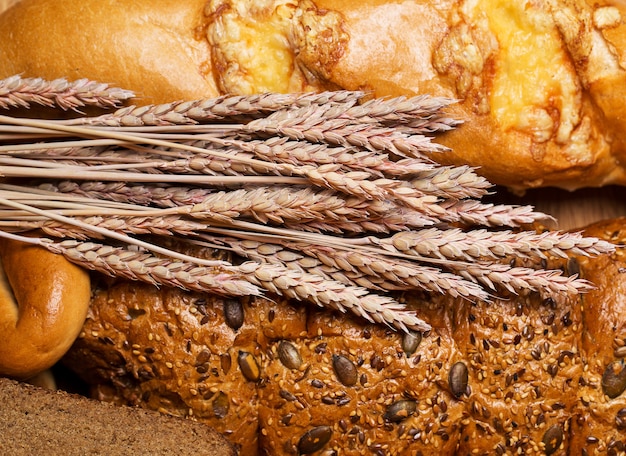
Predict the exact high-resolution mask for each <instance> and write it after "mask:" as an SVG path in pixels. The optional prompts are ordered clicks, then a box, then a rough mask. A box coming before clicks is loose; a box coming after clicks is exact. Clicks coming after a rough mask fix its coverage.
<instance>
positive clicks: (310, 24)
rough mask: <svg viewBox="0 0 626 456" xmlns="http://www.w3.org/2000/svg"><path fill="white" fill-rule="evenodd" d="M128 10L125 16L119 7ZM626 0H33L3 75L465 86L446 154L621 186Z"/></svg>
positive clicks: (6, 51)
mask: <svg viewBox="0 0 626 456" xmlns="http://www.w3.org/2000/svg"><path fill="white" fill-rule="evenodd" d="M116 11H119V12H121V11H123V12H124V13H123V14H116V13H115V12H116ZM625 12H626V6H624V4H623V2H619V1H607V0H603V1H600V2H597V1H594V2H591V1H583V0H561V1H556V2H533V3H532V4H527V3H511V2H506V1H497V2H487V1H478V2H461V3H458V2H457V3H455V2H431V1H425V0H420V1H416V2H403V1H400V0H391V1H382V0H367V1H354V0H342V1H339V2H338V1H328V0H265V1H263V2H250V1H243V0H211V1H206V0H193V1H189V2H182V3H181V2H176V1H173V0H158V1H152V0H151V1H147V0H133V1H130V2H129V1H125V2H121V1H120V0H107V1H99V0H85V1H82V2H80V3H76V2H72V3H67V2H60V1H58V0H56V1H55V0H22V1H21V2H19V3H18V4H17V5H16V6H14V7H12V8H10V9H9V10H8V11H7V12H5V14H3V15H2V16H1V17H0V29H1V30H3V32H4V33H3V35H2V36H3V37H4V39H3V40H2V41H0V77H9V76H12V75H14V74H18V73H20V74H22V75H23V76H25V77H26V76H32V77H43V78H46V79H55V78H60V77H65V78H68V79H78V78H90V79H95V80H99V81H103V82H108V83H112V84H116V85H118V86H121V87H124V88H126V89H129V90H134V91H136V92H137V94H138V95H139V96H140V97H141V102H142V103H158V102H169V101H172V100H179V99H187V100H189V99H195V98H207V97H214V96H216V95H218V94H220V93H229V94H249V93H257V92H264V91H273V92H298V91H318V90H325V89H339V88H344V89H364V90H368V91H371V92H372V95H374V96H398V95H414V94H417V93H427V94H430V95H435V96H442V97H449V98H453V99H456V100H458V103H457V104H455V105H454V106H452V107H451V108H450V114H451V115H454V116H455V117H457V118H458V119H459V120H461V121H464V122H466V125H465V126H464V128H463V129H457V130H453V131H450V132H448V133H445V134H443V135H441V138H440V139H441V142H442V143H444V144H445V145H447V146H449V147H450V149H451V151H450V152H448V153H444V154H441V156H438V157H437V160H438V161H442V162H446V163H455V164H461V163H462V164H470V165H472V166H477V167H480V170H481V173H482V174H483V175H484V176H485V177H487V178H488V179H489V180H490V181H491V182H493V183H495V184H501V185H504V186H507V187H509V188H511V189H513V190H516V191H523V190H525V189H528V188H533V187H548V186H555V187H561V188H564V189H569V190H573V189H576V188H582V187H591V186H604V185H609V184H618V185H623V184H624V183H625V182H626V171H625V169H624V166H625V165H624V162H625V161H626V143H625V141H626V138H625V136H624V131H626V128H624V127H625V125H624V119H625V118H626V115H625V112H624V109H626V108H624V106H623V103H622V102H621V99H622V97H621V95H620V94H621V93H622V92H623V91H624V89H625V88H626V72H625V70H624V68H623V66H624V63H623V62H624V61H625V58H626V57H625V52H626V25H625V23H624V13H625Z"/></svg>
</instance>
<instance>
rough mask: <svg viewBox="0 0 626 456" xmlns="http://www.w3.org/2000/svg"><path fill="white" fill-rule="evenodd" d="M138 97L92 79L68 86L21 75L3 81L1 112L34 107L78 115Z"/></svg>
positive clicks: (0, 95) (0, 90)
mask: <svg viewBox="0 0 626 456" xmlns="http://www.w3.org/2000/svg"><path fill="white" fill-rule="evenodd" d="M132 97H134V94H133V93H132V92H130V91H128V90H123V89H118V88H115V87H110V86H109V85H107V84H102V83H99V82H95V81H90V80H88V79H79V80H77V81H73V82H68V81H67V80H66V79H55V80H53V81H47V80H44V79H41V78H22V77H20V76H18V75H15V76H11V77H9V78H6V79H3V80H0V108H4V109H8V108H18V107H19V108H28V107H30V106H31V105H33V104H37V105H41V106H47V107H59V108H61V109H63V110H68V109H72V110H75V111H77V110H78V108H81V107H84V106H96V107H99V108H111V107H116V106H119V105H120V104H121V103H122V102H124V101H126V100H128V99H130V98H132Z"/></svg>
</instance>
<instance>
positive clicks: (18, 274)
mask: <svg viewBox="0 0 626 456" xmlns="http://www.w3.org/2000/svg"><path fill="white" fill-rule="evenodd" d="M0 258H1V260H2V264H1V271H0V272H1V275H2V284H1V286H0V315H2V319H1V321H0V360H1V361H0V374H2V375H6V376H11V377H17V378H28V377H31V376H33V375H35V374H37V373H39V372H41V371H43V370H45V369H48V368H49V367H51V366H52V365H53V364H54V363H56V362H57V361H58V360H59V359H60V358H61V357H62V356H63V354H64V353H65V352H66V351H67V350H68V349H69V348H70V346H71V345H72V343H73V342H74V340H75V339H76V336H78V334H79V333H80V330H81V328H82V325H83V323H84V321H85V315H86V314H87V308H88V307H89V302H90V298H91V285H90V279H89V276H88V274H87V272H85V271H84V270H83V269H81V268H79V267H78V266H75V265H73V264H71V263H70V262H69V261H67V260H66V259H64V258H63V257H61V256H60V255H55V254H52V253H50V252H48V251H47V250H45V249H44V248H43V247H36V246H33V245H29V244H25V243H22V242H17V241H8V240H2V241H0Z"/></svg>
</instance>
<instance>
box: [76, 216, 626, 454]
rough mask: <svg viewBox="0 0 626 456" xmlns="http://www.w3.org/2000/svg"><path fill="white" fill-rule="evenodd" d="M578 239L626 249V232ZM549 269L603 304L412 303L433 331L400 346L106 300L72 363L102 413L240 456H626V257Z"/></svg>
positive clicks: (118, 291)
mask: <svg viewBox="0 0 626 456" xmlns="http://www.w3.org/2000/svg"><path fill="white" fill-rule="evenodd" d="M586 233H587V234H589V235H595V236H598V237H601V238H605V239H607V240H610V241H611V242H614V243H616V244H620V245H623V244H624V241H626V220H625V219H617V220H612V221H610V222H604V223H601V224H597V225H594V226H592V227H590V228H589V230H588V231H587V232H586ZM520 265H521V263H520ZM551 266H554V267H561V268H563V269H564V270H565V271H566V272H567V273H568V274H577V273H580V275H581V276H582V277H583V278H586V279H588V280H590V281H592V282H593V283H594V284H596V286H597V289H595V290H593V291H591V292H590V293H588V294H585V295H582V296H572V297H569V298H563V297H557V298H555V299H542V298H540V297H539V296H538V295H536V294H523V295H522V296H519V297H513V296H512V297H510V298H509V299H503V300H495V301H494V302H492V303H485V302H478V303H472V302H469V301H465V300H458V301H453V300H450V299H448V298H443V297H436V296H435V297H433V296H427V295H419V294H417V293H411V294H409V295H407V296H406V297H405V298H406V303H407V305H408V306H409V307H410V308H413V309H415V310H416V311H417V312H418V314H419V315H420V316H421V317H423V318H424V319H425V320H426V321H427V322H428V323H429V324H431V325H432V327H433V330H432V332H431V333H430V334H427V335H419V334H411V335H406V336H403V335H402V334H401V333H398V332H395V331H393V330H390V329H388V328H385V327H381V326H377V325H371V324H366V323H364V322H363V321H361V320H358V319H354V318H352V317H350V316H348V315H344V314H336V313H332V312H328V311H323V310H318V309H315V308H311V307H308V306H305V305H298V304H293V303H289V302H286V301H284V300H281V299H276V300H273V301H270V300H267V299H261V298H254V299H249V300H243V301H236V300H228V299H223V298H219V297H215V296H212V295H203V294H195V293H184V292H180V291H178V290H166V289H163V290H156V289H155V288H153V287H150V286H147V285H146V286H144V285H139V286H138V285H135V284H129V283H127V282H123V281H122V282H118V283H116V284H113V285H111V284H106V285H105V286H102V287H99V288H98V289H97V291H96V294H95V299H94V302H93V305H92V307H91V310H90V313H89V316H88V318H87V321H86V325H85V328H84V331H83V332H82V334H81V337H79V339H78V340H77V342H76V344H75V345H74V347H73V349H72V350H71V351H70V352H69V354H68V356H67V357H66V358H65V362H66V363H67V364H68V365H69V366H71V367H72V368H73V369H74V370H75V371H76V372H78V373H79V374H80V375H82V376H83V378H84V379H85V380H86V381H87V382H88V383H90V384H91V385H93V388H94V396H95V397H97V398H99V399H102V400H107V401H113V402H116V403H122V404H133V405H138V406H141V407H146V408H150V409H155V410H162V411H166V412H167V413H171V414H174V415H179V416H188V417H193V418H194V419H197V420H199V421H203V422H205V423H208V424H210V425H211V426H214V427H215V428H216V429H218V430H219V431H221V432H223V433H224V434H225V435H227V436H229V438H230V439H231V441H232V442H233V443H234V444H236V445H238V446H239V448H240V449H241V451H242V454H249V455H253V454H272V455H290V454H298V453H304V454H306V453H307V451H309V450H310V451H311V452H314V451H313V450H315V451H319V452H320V453H315V454H333V453H332V452H333V451H337V452H338V453H337V454H345V455H361V454H368V452H370V453H372V454H378V453H380V454H398V455H399V454H423V455H427V454H433V453H432V452H433V451H436V452H437V454H442V455H443V454H450V455H453V454H484V455H493V454H499V455H502V454H527V455H531V454H537V455H539V454H555V455H557V454H558V455H580V454H585V452H587V454H613V452H614V451H617V452H618V453H619V452H620V451H625V450H626V441H625V439H624V435H625V434H624V431H625V429H626V421H625V415H624V414H625V412H624V410H626V395H625V394H624V390H626V375H624V372H626V371H624V368H623V360H624V357H626V350H625V349H624V346H625V345H626V326H624V323H623V321H622V320H623V319H622V318H621V316H622V315H623V314H624V309H623V306H624V305H626V299H625V298H624V297H625V296H626V293H625V291H624V287H626V275H625V274H624V271H625V270H626V260H625V259H624V250H623V248H619V249H618V250H617V252H616V253H615V254H614V255H612V256H606V257H599V258H572V259H570V260H569V261H567V262H562V263H561V262H560V263H556V264H552V265H551ZM607 379H608V380H607ZM324 452H327V453H324ZM377 452H378V453H377ZM618 453H616V454H618Z"/></svg>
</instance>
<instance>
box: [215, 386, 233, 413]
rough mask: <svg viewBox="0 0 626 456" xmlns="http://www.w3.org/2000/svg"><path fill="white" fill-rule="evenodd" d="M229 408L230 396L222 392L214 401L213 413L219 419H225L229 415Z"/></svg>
mask: <svg viewBox="0 0 626 456" xmlns="http://www.w3.org/2000/svg"><path fill="white" fill-rule="evenodd" d="M229 407H230V401H229V400H228V396H227V395H226V394H224V393H223V392H221V391H220V392H219V394H218V395H217V396H216V397H215V399H214V400H213V413H214V414H215V416H216V417H217V418H224V417H225V416H226V415H227V414H228V408H229Z"/></svg>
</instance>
